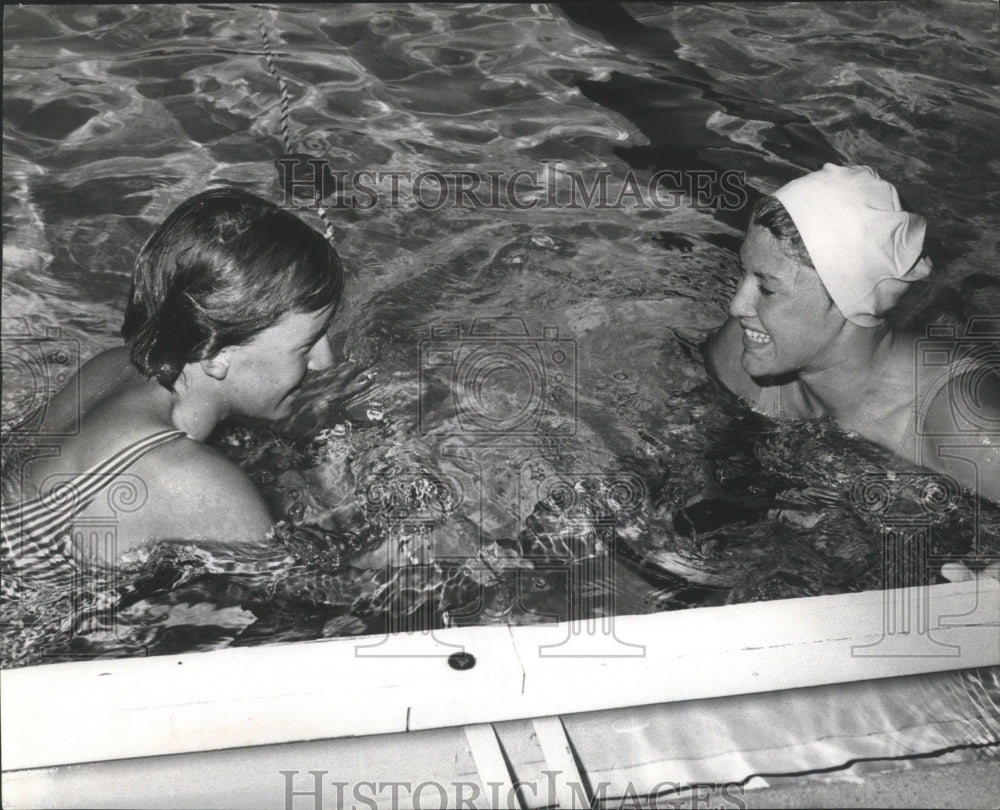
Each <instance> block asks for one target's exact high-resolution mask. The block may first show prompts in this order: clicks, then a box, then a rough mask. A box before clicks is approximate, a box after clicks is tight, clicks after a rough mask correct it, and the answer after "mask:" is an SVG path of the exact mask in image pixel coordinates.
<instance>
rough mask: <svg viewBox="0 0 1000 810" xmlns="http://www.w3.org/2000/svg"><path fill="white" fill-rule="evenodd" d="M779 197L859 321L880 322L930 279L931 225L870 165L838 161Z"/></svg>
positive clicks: (826, 279)
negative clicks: (927, 244)
mask: <svg viewBox="0 0 1000 810" xmlns="http://www.w3.org/2000/svg"><path fill="white" fill-rule="evenodd" d="M774 196H775V197H777V198H778V200H779V201H780V202H781V204H782V205H783V206H784V207H785V209H786V210H787V211H788V213H789V215H790V216H791V218H792V221H793V222H794V223H795V227H796V228H797V229H798V231H799V234H800V235H801V236H802V241H803V242H804V243H805V246H806V250H808V251H809V258H811V259H812V263H813V266H814V267H815V268H816V271H817V272H818V273H819V277H820V279H821V280H822V281H823V285H824V286H825V287H826V289H827V291H828V292H829V293H830V297H831V298H832V299H833V302H834V303H835V304H836V305H837V308H838V309H840V311H841V312H842V313H843V315H844V317H845V318H847V320H849V321H850V322H851V323H855V324H857V325H858V326H877V325H878V324H880V323H882V321H883V319H882V318H881V317H879V316H880V315H881V314H882V313H884V312H886V311H887V310H890V309H892V307H893V306H895V304H896V302H897V301H898V300H899V299H900V298H901V297H902V295H903V293H904V292H906V289H907V285H908V284H909V283H910V282H913V281H916V280H917V279H921V278H924V277H925V276H926V275H927V274H928V273H929V272H930V270H931V265H930V262H929V261H927V260H926V259H921V258H920V254H921V252H922V250H923V244H924V230H925V229H926V226H927V223H926V222H925V221H924V218H923V217H922V216H920V215H918V214H908V213H906V212H905V211H903V209H902V206H900V204H899V195H898V194H897V193H896V189H895V188H894V187H893V186H892V185H891V184H890V183H887V182H886V181H885V180H881V179H879V176H878V175H877V174H876V173H875V172H874V171H873V170H872V169H870V168H869V167H867V166H834V165H833V164H832V163H827V164H826V165H825V166H824V167H823V168H822V170H820V171H818V172H812V173H811V174H807V175H806V176H805V177H800V178H798V179H797V180H792V182H791V183H788V184H786V185H784V186H782V187H781V188H779V189H778V190H777V191H776V192H774Z"/></svg>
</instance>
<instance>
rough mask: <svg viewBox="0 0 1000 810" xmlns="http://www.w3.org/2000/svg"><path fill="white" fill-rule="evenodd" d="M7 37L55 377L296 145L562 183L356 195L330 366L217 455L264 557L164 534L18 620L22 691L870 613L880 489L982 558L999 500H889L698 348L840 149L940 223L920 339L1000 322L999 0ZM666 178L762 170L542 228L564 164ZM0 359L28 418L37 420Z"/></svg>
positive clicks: (7, 319) (27, 278)
mask: <svg viewBox="0 0 1000 810" xmlns="http://www.w3.org/2000/svg"><path fill="white" fill-rule="evenodd" d="M5 11H6V19H5V30H4V125H5V129H4V171H3V225H4V267H3V281H4V284H3V317H4V332H5V335H14V334H17V335H25V334H28V335H32V336H34V337H36V338H37V337H40V336H44V335H47V334H48V332H47V330H51V329H58V330H61V331H60V332H59V337H58V338H53V339H52V341H51V342H49V343H43V344H41V345H42V347H43V348H42V349H39V351H40V352H42V354H43V355H45V356H47V357H48V358H49V360H50V361H51V360H52V358H53V357H56V355H57V348H58V346H59V345H71V346H73V347H76V348H78V350H79V353H80V354H81V355H82V356H84V357H87V356H89V355H91V354H93V353H95V352H97V351H99V350H101V349H104V348H108V347H111V346H114V345H117V344H118V342H119V338H118V337H117V332H118V329H119V327H120V322H121V317H122V312H123V306H124V299H125V294H126V292H127V285H128V278H129V275H130V271H131V263H132V261H133V259H134V256H135V254H136V252H137V251H138V249H139V247H140V246H141V244H142V242H143V240H144V239H145V238H146V237H147V236H148V235H149V234H150V233H151V232H152V230H153V228H154V227H155V226H156V224H157V223H158V222H159V221H160V220H161V219H162V218H163V216H164V215H165V214H166V213H167V212H168V211H169V210H170V209H172V208H173V207H174V206H175V205H177V204H178V203H179V202H180V201H181V200H183V199H185V198H186V197H188V196H190V195H191V194H194V193H196V192H198V191H201V190H202V189H204V188H206V187H207V186H209V185H211V184H213V183H218V182H227V183H231V184H235V185H240V186H243V187H246V188H249V189H251V190H253V191H256V192H258V193H261V194H263V195H265V196H268V197H271V198H275V199H280V198H281V195H282V187H281V184H280V182H279V176H278V172H277V170H276V167H275V165H274V163H273V161H274V160H275V159H276V158H278V157H280V156H282V155H283V154H284V153H285V152H286V150H287V149H288V148H289V147H290V149H291V151H293V152H294V153H297V154H310V155H313V156H317V157H322V158H325V159H327V160H328V161H329V163H330V166H331V168H332V169H333V170H334V171H341V170H342V171H345V172H349V173H354V172H359V171H368V172H379V171H381V172H410V173H411V174H416V173H419V172H421V171H426V172H441V173H443V174H446V175H449V176H454V175H455V173H457V172H462V171H465V172H472V173H474V174H475V176H477V177H481V178H485V177H488V175H489V173H491V172H492V173H495V175H496V176H497V177H500V178H508V179H509V178H510V177H511V176H512V175H513V174H514V173H515V172H518V171H525V172H529V173H534V176H535V177H536V178H538V182H539V187H538V188H536V189H532V188H531V182H530V180H524V181H523V184H522V185H520V186H518V189H520V191H519V193H520V194H521V195H522V196H520V197H519V200H520V202H522V203H524V205H523V206H522V207H521V208H518V207H515V206H513V205H503V206H490V205H486V206H484V207H479V208H477V207H475V206H472V205H464V206H461V205H452V204H450V203H448V204H444V205H441V206H433V205H424V206H419V205H418V204H417V201H416V200H415V199H414V197H413V195H412V193H410V191H411V189H410V187H409V186H406V185H405V184H404V187H403V190H402V191H401V193H400V194H399V195H398V199H392V197H391V195H390V194H389V185H388V181H386V182H384V183H380V184H373V185H375V186H376V187H375V191H376V194H375V195H374V196H368V197H366V196H364V195H359V194H358V193H357V191H356V189H352V188H348V189H344V190H343V193H341V194H339V195H336V194H335V195H333V196H332V197H331V198H330V199H329V200H328V203H329V205H330V207H329V210H328V217H329V219H330V221H331V222H332V224H333V230H334V233H335V236H336V239H337V243H338V249H339V251H340V253H341V255H342V257H343V258H344V260H345V263H346V265H347V267H348V273H349V278H348V289H347V293H346V299H345V304H344V307H343V311H342V312H341V313H340V314H339V315H338V318H337V320H336V323H335V324H334V328H333V334H332V337H333V339H334V345H335V349H336V351H337V354H338V363H337V364H336V366H335V367H334V368H333V369H331V370H329V371H328V372H324V373H323V374H321V375H319V376H317V377H316V378H315V379H314V380H312V382H310V384H309V385H308V387H307V389H306V390H305V391H304V393H303V394H302V396H301V399H300V401H299V403H298V405H297V407H296V410H295V412H294V414H293V415H292V417H290V418H289V419H288V420H286V421H285V422H284V423H281V424H277V425H274V426H272V428H270V429H266V428H262V427H260V426H241V425H226V426H223V427H222V429H220V431H219V432H218V435H217V436H216V437H215V439H214V443H215V445H216V446H217V447H218V448H219V449H221V450H222V451H223V452H225V453H227V454H229V455H230V456H231V457H232V458H234V459H235V460H237V461H238V462H239V463H240V464H241V465H243V466H244V468H245V469H247V471H248V472H249V474H250V475H251V476H252V477H253V478H254V480H255V481H257V482H258V484H259V485H260V486H261V488H262V489H263V490H264V492H265V493H266V495H267V497H268V498H269V500H270V501H271V503H272V505H273V507H274V509H275V512H276V514H277V515H279V516H282V517H283V518H284V520H285V523H284V524H283V525H282V526H281V527H280V528H279V530H278V532H277V535H276V538H275V541H274V543H273V544H272V545H270V546H268V547H264V548H259V547H255V548H253V549H248V550H232V549H220V548H213V547H211V545H206V544H200V545H196V544H184V543H174V544H170V545H164V546H161V547H158V548H155V549H152V550H150V551H149V553H148V554H144V555H137V556H136V558H135V559H133V560H131V561H130V563H129V567H127V568H126V569H125V571H124V572H123V573H122V575H121V576H120V577H119V579H118V580H117V581H116V582H112V583H108V582H106V581H94V582H88V583H84V587H83V589H82V593H83V596H82V597H81V596H80V595H79V594H77V601H76V602H74V603H73V604H70V601H69V597H67V596H65V595H62V594H60V595H56V596H53V595H52V594H40V593H36V594H29V595H28V596H27V597H25V598H23V599H22V600H20V601H19V602H17V603H16V604H15V603H11V604H8V605H6V606H5V616H4V639H5V652H4V663H5V664H7V665H17V664H23V663H31V662H37V661H39V660H59V659H60V658H66V657H72V656H93V655H102V654H139V653H164V652H173V651H178V650H191V649H211V648H215V647H220V646H226V645H229V644H254V643H263V642H273V641H278V640H290V639H306V638H318V637H325V636H332V635H347V634H361V633H378V632H383V631H385V630H386V629H395V628H403V627H411V628H428V627H443V626H449V625H455V624H473V623H504V622H509V623H525V622H534V621H542V620H552V619H564V618H567V617H569V616H577V617H579V616H600V615H605V614H607V613H610V612H620V613H636V612H647V611H653V610H668V609H675V608H680V607H687V606H697V605H706V604H722V603H727V602H742V601H749V600H759V599H771V598H783V597H791V596H801V595H810V594H819V593H836V592H843V591H851V590H863V589H869V588H878V587H880V586H881V585H882V583H883V580H882V573H881V568H880V566H881V559H882V556H881V555H882V536H883V533H884V530H885V528H886V525H887V522H889V521H890V520H891V517H892V514H893V513H892V510H891V509H890V512H886V511H884V510H883V511H879V509H876V508H873V500H872V498H873V497H874V498H876V500H877V498H878V497H881V494H880V493H882V494H884V492H885V491H887V490H893V492H894V497H895V502H894V504H895V505H894V506H893V507H892V509H897V510H899V509H902V514H907V513H908V512H907V510H910V512H912V513H913V514H920V515H923V516H924V519H925V520H926V521H927V522H928V523H929V524H930V525H932V526H933V530H932V535H931V536H932V541H931V545H932V547H931V550H930V551H931V553H932V555H936V556H935V557H934V559H935V560H943V559H951V558H960V557H964V558H967V559H970V560H971V559H972V558H973V557H974V556H975V555H976V553H977V552H982V551H984V550H986V551H990V550H992V551H993V553H996V551H997V548H998V545H1000V541H998V535H1000V515H998V512H997V510H996V509H995V508H993V507H991V506H989V505H988V504H981V505H979V506H977V504H976V503H975V502H974V501H973V500H972V499H970V498H968V497H965V496H961V495H957V494H955V495H954V496H949V497H947V498H945V500H944V501H943V504H944V505H943V506H942V505H941V503H942V502H939V500H935V499H936V498H937V497H938V495H940V493H936V492H934V491H928V490H926V487H925V485H924V481H923V479H921V478H920V477H919V476H910V475H909V474H908V473H906V471H900V472H899V475H897V476H896V477H895V478H894V479H891V480H890V479H889V478H887V477H886V474H885V473H886V470H887V469H888V468H889V467H890V466H891V465H890V462H889V459H888V457H887V455H886V454H884V453H882V452H881V451H878V450H877V449H875V448H873V447H872V446H870V445H868V444H867V443H864V442H860V441H857V440H855V439H853V438H851V437H848V436H845V435H843V434H842V433H840V432H839V431H838V430H837V429H836V428H835V427H833V426H832V425H830V424H829V423H827V422H813V423H802V424H792V425H780V426H779V425H776V424H773V423H771V422H768V421H767V420H763V419H760V418H758V417H756V416H754V415H753V414H752V413H750V412H748V411H747V410H746V409H745V408H743V407H742V406H740V405H739V404H738V403H735V402H733V401H732V400H731V399H730V398H729V397H728V396H727V395H725V394H724V393H722V392H720V391H719V390H718V389H717V387H716V386H715V385H714V383H713V382H712V381H711V380H709V379H708V378H707V376H706V373H705V370H704V367H703V364H702V362H701V359H700V355H699V353H698V350H697V347H698V345H699V343H700V342H701V340H702V339H703V338H704V337H705V336H706V334H707V333H708V332H709V331H710V330H711V329H712V328H714V327H715V326H716V325H718V324H719V323H720V322H721V321H722V320H723V318H724V314H725V307H726V303H727V301H728V299H729V298H730V296H731V294H732V292H733V290H734V289H735V283H736V279H737V276H738V270H737V261H736V255H735V251H736V249H737V247H738V245H739V240H740V238H741V235H742V233H741V228H742V227H743V226H744V225H745V222H746V218H747V215H748V213H749V205H750V204H752V202H753V200H755V199H756V198H757V197H758V196H759V195H760V194H762V193H767V192H768V191H771V190H773V189H774V188H775V187H777V186H778V185H780V184H781V183H783V182H785V181H786V180H787V179H790V178H791V177H793V176H796V175H797V174H799V173H801V172H803V171H805V170H811V169H815V168H819V167H820V166H821V165H822V164H823V163H824V162H826V161H831V160H832V161H843V162H851V163H864V164H870V165H872V166H875V167H876V168H878V169H879V171H880V172H881V173H882V174H883V176H885V177H887V178H888V179H890V180H892V181H893V182H895V183H896V184H897V186H898V188H899V190H900V192H901V194H902V196H903V198H904V200H905V203H906V204H907V206H908V207H909V208H911V209H913V210H916V211H919V212H922V213H924V214H925V215H926V216H927V217H928V219H929V222H930V227H929V237H928V240H929V241H928V244H929V249H930V252H931V255H932V257H933V258H934V260H935V264H936V274H935V276H934V277H933V279H932V280H931V281H930V282H929V283H928V284H925V285H923V286H921V287H920V288H919V289H917V290H915V291H914V292H913V294H912V295H911V296H910V297H909V299H908V300H906V301H905V302H904V305H903V307H902V308H901V311H900V312H899V313H898V319H899V320H900V321H901V322H905V323H908V324H909V325H911V326H913V327H914V328H921V327H922V326H923V325H924V324H926V323H929V322H933V321H942V322H946V323H952V324H964V323H965V321H966V320H967V319H968V318H969V317H972V316H976V315H983V314H993V313H996V312H997V308H998V307H1000V280H998V277H997V275H996V270H995V258H996V255H995V251H996V237H995V232H996V222H997V216H998V213H1000V199H998V196H997V188H998V184H997V165H998V164H997V160H996V132H997V131H998V128H1000V114H998V112H997V106H998V105H997V93H996V89H995V88H996V83H997V81H998V78H1000V77H998V70H997V67H996V65H997V64H998V61H997V58H996V57H997V53H996V50H997V46H996V43H997V18H996V7H995V5H994V4H991V3H978V2H959V1H958V0H948V2H935V3H919V4H910V3H905V4H904V3H895V2H888V3H878V4H874V3H828V4H822V5H820V4H784V3H783V4H779V5H770V4H756V3H755V4H743V3H740V4H732V5H727V4H711V5H690V6H686V5H679V6H673V5H671V6H660V5H646V4H628V5H626V6H625V7H623V8H622V9H600V10H595V9H594V8H593V7H591V6H575V5H570V6H568V7H567V8H565V9H560V8H556V7H546V6H527V5H497V6H489V5H484V6H479V5H476V6H465V5H459V6H451V5H433V6H395V5H377V6H376V5H361V6H347V5H344V6H341V5H337V6H303V7H298V8H297V7H294V6H281V7H280V8H271V7H266V6H265V7H261V9H260V10H258V9H257V8H255V7H250V6H242V5H241V6H233V7H228V6H189V5H188V6H162V5H161V6H138V7H127V6H106V7H100V6H72V7H70V6H66V7H55V6H52V7H35V8H24V9H12V8H9V7H8V8H7V9H5ZM261 23H263V25H264V28H265V30H266V31H267V36H268V39H269V42H270V46H271V51H272V52H273V56H274V71H275V72H276V74H277V76H279V77H280V79H281V80H282V81H283V82H284V83H285V85H286V87H287V92H288V96H289V99H290V115H289V122H288V126H289V131H288V136H289V143H288V144H287V145H286V143H285V142H284V139H283V137H282V133H281V127H280V115H281V105H280V103H279V102H280V94H279V85H278V82H277V81H276V77H275V74H274V73H272V72H271V71H270V70H269V69H268V63H267V60H266V58H265V57H266V54H265V46H264V42H263V40H262V36H261V34H260V25H261ZM658 170H671V171H674V172H683V173H685V176H695V175H696V174H697V173H698V172H707V171H715V172H720V173H721V172H743V173H744V174H743V175H742V177H745V186H743V185H741V186H740V188H741V189H742V191H743V196H742V197H737V202H738V203H739V204H738V205H730V206H729V208H728V209H725V210H723V209H720V208H719V207H718V206H715V205H710V204H704V201H703V200H699V199H696V198H694V197H692V196H691V195H689V194H686V195H680V196H678V197H677V203H676V204H675V205H673V206H672V207H670V208H669V209H665V208H663V207H656V206H648V207H642V206H641V205H637V204H636V202H637V200H636V199H635V198H634V197H632V198H628V197H626V199H625V204H623V205H622V206H617V207H616V206H597V205H591V206H582V207H576V208H570V207H567V206H566V205H562V206H550V207H546V206H544V205H541V204H538V205H534V206H530V207H529V205H528V204H529V203H530V201H531V200H532V199H535V200H536V201H537V200H539V199H543V198H544V197H545V194H546V192H547V190H549V189H551V188H557V189H563V190H564V191H565V189H566V185H565V183H567V182H568V178H570V177H571V175H572V173H573V172H579V173H581V176H585V177H591V178H593V177H597V176H598V173H599V172H601V171H605V172H606V173H607V174H606V176H607V178H608V185H609V188H610V189H611V190H612V199H614V198H615V197H616V196H617V194H618V193H619V192H620V191H621V190H622V189H623V188H624V187H626V186H627V184H628V180H629V178H630V177H632V178H636V180H637V182H638V183H640V185H642V184H644V183H646V182H647V181H648V180H649V178H650V177H651V176H652V175H653V174H654V173H655V172H656V171H658ZM630 172H631V174H630ZM428 189H430V190H433V186H432V185H429V186H428ZM435 196H436V195H435V194H429V199H431V200H432V201H433V199H434V197H435ZM480 199H485V200H488V199H489V195H488V194H487V193H486V188H485V187H484V188H483V189H481V190H480ZM352 201H353V203H354V204H352ZM425 202H426V199H425ZM466 202H468V199H466ZM358 203H361V204H358ZM365 203H368V204H365ZM302 216H303V217H305V218H307V219H309V220H310V221H311V222H313V223H314V224H315V225H316V226H317V227H320V228H322V226H323V223H322V222H321V221H320V220H319V219H318V217H317V216H316V214H315V212H310V211H305V212H303V214H302ZM60 341H61V342H62V343H61V344H60V343H59V342H60ZM19 345H20V344H19ZM9 357H14V355H12V354H10V353H8V355H7V357H5V363H4V393H3V408H4V411H3V418H4V420H5V421H7V420H11V419H15V418H16V417H17V416H18V415H20V414H23V413H24V412H25V411H26V410H27V409H28V408H29V406H30V404H31V402H32V401H33V398H34V397H35V396H37V395H38V394H39V393H40V392H39V385H40V384H39V383H38V376H37V375H35V376H32V368H31V367H29V366H30V363H29V364H27V365H26V364H25V363H22V362H17V363H15V362H13V361H11V360H9V359H8V358H9ZM17 357H20V355H17ZM442 357H450V358H451V359H450V360H445V361H442V360H441V358H442ZM39 362H40V361H39ZM52 367H53V365H52V362H50V363H49V368H50V369H51V368H52ZM52 378H53V375H52V374H50V375H49V376H48V377H47V378H46V379H47V380H48V381H49V384H52V383H51V380H52ZM859 482H861V484H860V487H861V488H860V489H859ZM872 482H874V483H872ZM869 484H871V486H869ZM852 492H853V493H854V495H853V496H852ZM859 492H860V493H861V494H860V495H859V494H858V493H859ZM873 493H874V495H873ZM922 576H923V577H924V579H925V580H926V581H934V578H935V574H934V573H933V571H928V572H926V573H925V574H924V575H922ZM109 605H111V606H112V607H111V608H109V607H108V606H109ZM115 606H116V607H115ZM109 610H110V611H111V613H109ZM115 610H117V614H116V615H117V618H116V619H115V620H114V621H113V622H111V621H109V619H108V616H109V615H112V614H114V611H115Z"/></svg>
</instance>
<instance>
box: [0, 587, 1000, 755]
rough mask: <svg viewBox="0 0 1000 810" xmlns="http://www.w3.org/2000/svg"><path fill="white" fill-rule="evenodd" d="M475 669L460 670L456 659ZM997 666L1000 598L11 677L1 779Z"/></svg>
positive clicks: (851, 606)
mask: <svg viewBox="0 0 1000 810" xmlns="http://www.w3.org/2000/svg"><path fill="white" fill-rule="evenodd" d="M463 649H464V650H465V651H467V652H469V653H471V654H472V655H473V656H475V659H476V664H475V666H474V667H472V668H471V669H467V670H455V669H453V668H452V667H450V666H449V664H448V661H447V656H448V655H449V654H450V653H451V652H453V651H456V650H463ZM994 664H1000V582H997V581H993V580H979V581H971V582H963V583H947V584H942V585H933V586H928V587H923V588H904V589H899V590H890V591H869V592H864V593H854V594H842V595H835V596H815V597H805V598H797V599H785V600H777V601H769V602H756V603H750V604H743V605H727V606H723V607H710V608H696V609H690V610H682V611H674V612H668V613H659V614H650V615H642V616H619V617H616V618H615V619H614V620H604V621H603V622H591V621H581V622H571V623H560V624H549V625H535V626H522V627H506V626H485V627H469V628H453V629H448V630H440V631H436V632H435V633H433V634H423V633H413V634H398V635H393V636H388V637H383V638H381V639H380V638H375V637H365V638H356V637H352V638H338V639H328V640H323V641H311V642H296V643H290V644H276V645H267V646H260V647H240V648H231V649H224V650H218V651H213V652H200V653H189V654H183V655H165V656H156V657H150V658H124V659H108V660H97V661H86V662H79V663H60V664H50V665H42V666H32V667H25V668H22V669H14V670H5V671H3V672H0V704H2V707H3V710H2V715H0V726H2V736H3V741H4V745H3V750H2V760H3V770H5V771H10V770H19V769H24V768H38V767H46V766H53V765H62V764H69V763H78V762H92V761H104V760H115V759H124V758H129V757H138V756H154V755H163V754H174V753H184V752H192V751H208V750H217V749H227V748H236V747H241V746H251V745H263V744H269V743H282V742H291V741H300V740H319V739H331V738H338V737H351V736H359V735H368V734H380V733H388V732H399V731H412V730H417V729H427V728H441V727H445V726H457V725H467V724H471V723H485V722H495V721H501V720H511V719H519V718H532V717H545V716H551V715H556V714H565V713H572V712H580V711H594V710H599V709H609V708H619V707H624V706H640V705H647V704H652V703H664V702H670V701H677V700H689V699H696V698H709V697H720V696H723V695H735V694H745V693H752V692H766V691H772V690H778V689H790V688H796V687H803V686H816V685H820V684H826V683H838V682H845V681H853V680H866V679H872V678H882V677H890V676H896V675H907V674H916V673H920V672H933V671H940V670H948V669H961V668H965V667H975V666H987V665H994Z"/></svg>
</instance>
